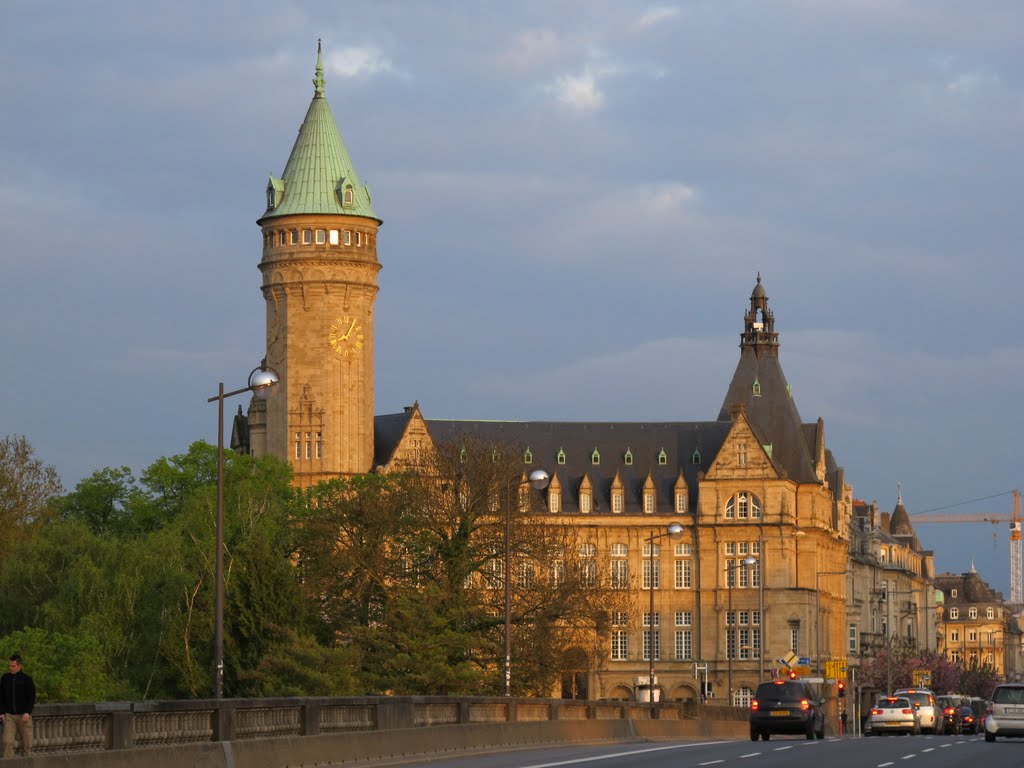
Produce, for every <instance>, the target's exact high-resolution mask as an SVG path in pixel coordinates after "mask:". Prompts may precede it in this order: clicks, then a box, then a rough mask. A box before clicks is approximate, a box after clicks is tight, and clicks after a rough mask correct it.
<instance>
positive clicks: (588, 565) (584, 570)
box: [580, 558, 597, 587]
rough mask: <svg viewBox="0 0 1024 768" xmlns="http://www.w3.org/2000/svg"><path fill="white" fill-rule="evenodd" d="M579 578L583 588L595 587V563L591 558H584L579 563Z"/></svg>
mask: <svg viewBox="0 0 1024 768" xmlns="http://www.w3.org/2000/svg"><path fill="white" fill-rule="evenodd" d="M580 578H581V580H582V581H583V586H585V587H596V586H597V562H596V561H595V560H594V559H593V558H586V559H584V560H583V561H581V562H580Z"/></svg>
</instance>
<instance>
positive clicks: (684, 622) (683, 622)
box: [676, 611, 693, 627]
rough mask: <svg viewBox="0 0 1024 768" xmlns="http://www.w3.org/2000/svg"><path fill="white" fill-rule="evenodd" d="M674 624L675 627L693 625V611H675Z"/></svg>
mask: <svg viewBox="0 0 1024 768" xmlns="http://www.w3.org/2000/svg"><path fill="white" fill-rule="evenodd" d="M676 626H677V627H691V626H693V611H676Z"/></svg>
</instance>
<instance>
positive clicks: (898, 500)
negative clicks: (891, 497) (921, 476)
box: [896, 482, 903, 504]
mask: <svg viewBox="0 0 1024 768" xmlns="http://www.w3.org/2000/svg"><path fill="white" fill-rule="evenodd" d="M896 503H897V504H902V503H903V483H900V482H897V483H896Z"/></svg>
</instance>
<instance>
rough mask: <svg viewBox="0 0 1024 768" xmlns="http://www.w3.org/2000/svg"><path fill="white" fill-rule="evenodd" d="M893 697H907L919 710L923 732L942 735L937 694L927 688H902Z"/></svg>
mask: <svg viewBox="0 0 1024 768" xmlns="http://www.w3.org/2000/svg"><path fill="white" fill-rule="evenodd" d="M893 696H905V697H906V698H908V699H910V703H911V704H913V705H914V709H916V710H917V716H918V720H919V721H920V725H921V730H922V731H927V732H929V733H942V718H941V717H940V715H939V712H938V709H937V708H936V706H935V694H934V693H932V692H931V691H929V690H928V689H927V688H900V689H899V690H898V691H895V692H894V693H893Z"/></svg>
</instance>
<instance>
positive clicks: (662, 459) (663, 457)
mask: <svg viewBox="0 0 1024 768" xmlns="http://www.w3.org/2000/svg"><path fill="white" fill-rule="evenodd" d="M658 464H659V465H661V466H663V467H664V466H665V465H666V464H668V454H667V453H665V449H664V448H662V449H661V453H659V454H658Z"/></svg>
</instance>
